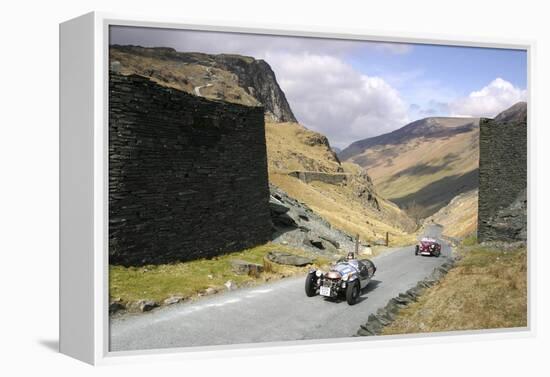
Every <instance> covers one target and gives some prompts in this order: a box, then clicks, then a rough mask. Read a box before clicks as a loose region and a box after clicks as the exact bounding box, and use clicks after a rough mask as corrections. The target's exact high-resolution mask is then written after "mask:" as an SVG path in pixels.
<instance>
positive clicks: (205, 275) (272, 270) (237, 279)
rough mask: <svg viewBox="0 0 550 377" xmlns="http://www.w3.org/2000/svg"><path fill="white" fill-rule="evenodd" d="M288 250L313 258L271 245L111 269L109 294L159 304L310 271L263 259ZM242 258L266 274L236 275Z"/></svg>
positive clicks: (322, 262) (325, 261)
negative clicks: (235, 268)
mask: <svg viewBox="0 0 550 377" xmlns="http://www.w3.org/2000/svg"><path fill="white" fill-rule="evenodd" d="M274 250H278V251H285V252H290V253H293V254H296V255H303V256H309V257H314V256H313V255H312V254H310V253H307V252H305V251H303V250H298V249H293V248H290V247H287V246H283V245H276V244H272V243H268V244H265V245H261V246H257V247H254V248H251V249H247V250H243V251H239V252H234V253H228V254H225V255H221V256H218V257H214V258H212V259H198V260H194V261H190V262H181V263H174V264H162V265H148V266H143V267H123V266H113V265H112V266H110V267H109V295H110V297H111V299H121V300H122V302H124V303H127V304H128V303H132V302H136V301H139V300H142V299H147V300H154V301H156V302H158V303H159V304H162V301H163V300H164V299H166V298H168V297H170V296H176V295H178V296H183V297H184V298H191V297H197V294H198V293H200V292H203V291H204V290H206V289H207V288H210V287H211V288H214V289H216V290H225V289H226V288H225V286H224V283H225V282H227V281H228V280H232V281H233V282H234V283H236V284H237V286H242V285H249V284H251V285H252V284H261V283H263V282H266V281H269V280H274V279H280V278H282V277H285V276H291V275H295V274H299V273H303V272H305V271H307V267H302V268H300V267H294V266H283V265H276V264H273V263H270V262H269V261H267V260H264V257H265V255H266V254H267V253H268V252H269V251H274ZM233 259H241V260H245V261H248V262H253V263H258V264H262V265H264V268H265V271H264V272H262V273H261V274H259V275H258V276H248V275H237V274H235V273H234V272H233V270H232V266H231V260H233ZM314 260H315V264H316V265H317V266H322V265H326V264H329V263H330V261H329V260H328V259H326V258H321V257H317V258H314Z"/></svg>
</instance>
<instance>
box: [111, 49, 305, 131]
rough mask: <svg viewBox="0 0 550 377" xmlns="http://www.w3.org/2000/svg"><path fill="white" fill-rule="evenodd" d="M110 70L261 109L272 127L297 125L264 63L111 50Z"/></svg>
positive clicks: (162, 51)
mask: <svg viewBox="0 0 550 377" xmlns="http://www.w3.org/2000/svg"><path fill="white" fill-rule="evenodd" d="M109 53H110V62H111V67H112V68H115V67H116V70H117V71H119V72H120V73H122V74H124V75H128V74H138V75H140V76H145V77H148V78H150V79H151V80H153V81H156V82H157V83H159V84H161V85H163V86H168V87H173V88H176V89H180V90H184V91H186V92H188V93H191V94H194V95H197V96H201V97H206V98H210V99H218V100H224V101H227V102H233V103H239V104H243V105H247V106H258V105H262V106H263V107H264V110H265V115H266V118H267V119H268V120H270V121H273V122H296V118H295V117H294V114H293V113H292V110H291V108H290V105H289V104H288V101H287V100H286V97H285V94H284V92H283V91H282V90H281V88H280V86H279V84H278V83H277V79H276V77H275V73H274V72H273V70H272V69H271V67H270V66H269V64H268V63H267V62H265V61H264V60H257V59H254V58H252V57H248V56H240V55H228V54H219V55H211V54H203V53H187V52H178V51H176V50H174V49H172V48H164V47H161V48H157V47H155V48H145V47H140V46H119V45H113V46H111V47H110V50H109Z"/></svg>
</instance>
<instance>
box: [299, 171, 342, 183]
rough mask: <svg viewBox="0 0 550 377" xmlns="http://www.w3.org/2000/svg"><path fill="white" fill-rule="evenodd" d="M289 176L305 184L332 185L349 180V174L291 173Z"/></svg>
mask: <svg viewBox="0 0 550 377" xmlns="http://www.w3.org/2000/svg"><path fill="white" fill-rule="evenodd" d="M288 175H290V176H291V177H294V178H298V179H299V180H301V181H302V182H305V183H310V182H313V181H318V182H324V183H328V184H331V185H338V184H341V183H343V182H345V181H346V180H347V179H348V174H345V173H323V172H317V171H291V172H289V173H288Z"/></svg>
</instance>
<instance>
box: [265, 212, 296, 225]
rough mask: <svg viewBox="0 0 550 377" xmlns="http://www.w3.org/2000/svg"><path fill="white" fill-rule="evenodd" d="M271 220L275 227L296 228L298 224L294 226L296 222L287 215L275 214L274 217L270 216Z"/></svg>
mask: <svg viewBox="0 0 550 377" xmlns="http://www.w3.org/2000/svg"><path fill="white" fill-rule="evenodd" d="M271 220H272V221H273V223H274V224H275V225H279V226H284V227H297V226H298V224H296V221H294V219H293V218H292V217H290V216H289V215H288V214H286V213H283V214H276V215H275V216H272V218H271Z"/></svg>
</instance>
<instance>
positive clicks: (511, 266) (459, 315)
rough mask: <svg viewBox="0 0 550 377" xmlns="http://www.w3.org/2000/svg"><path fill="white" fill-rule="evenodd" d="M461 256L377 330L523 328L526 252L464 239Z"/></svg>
mask: <svg viewBox="0 0 550 377" xmlns="http://www.w3.org/2000/svg"><path fill="white" fill-rule="evenodd" d="M460 253H461V255H462V256H463V258H462V259H461V260H460V261H459V262H458V263H457V265H456V267H455V268H453V269H452V270H451V271H449V273H448V274H447V275H446V276H445V277H444V278H443V279H442V280H441V281H440V282H439V284H437V285H435V286H434V287H432V288H430V289H428V290H427V291H426V292H425V293H424V294H423V295H422V296H421V297H420V298H419V300H418V302H415V303H412V304H411V305H409V306H408V307H407V308H405V309H402V310H401V311H400V312H399V314H398V315H397V318H396V320H395V321H394V322H392V323H391V324H390V325H389V326H387V327H385V328H384V330H383V332H382V334H383V335H390V334H411V333H424V332H438V331H453V330H478V329H495V328H512V327H525V326H527V250H526V249H525V247H519V248H517V249H513V250H498V249H494V248H489V247H482V246H479V245H477V243H476V242H475V238H468V239H466V240H465V242H464V243H463V244H462V246H461V250H460Z"/></svg>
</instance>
